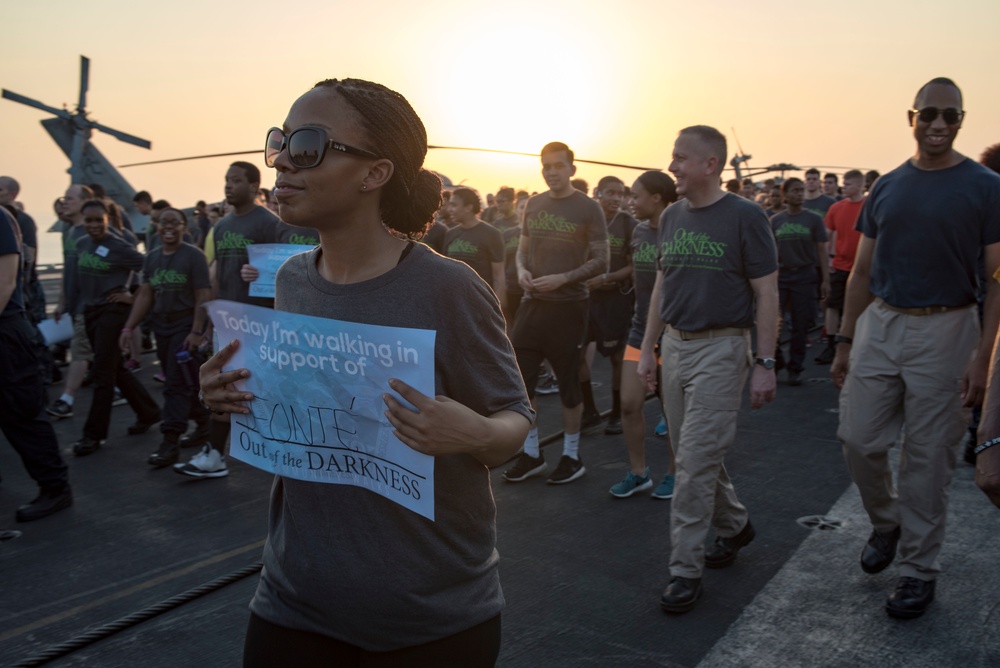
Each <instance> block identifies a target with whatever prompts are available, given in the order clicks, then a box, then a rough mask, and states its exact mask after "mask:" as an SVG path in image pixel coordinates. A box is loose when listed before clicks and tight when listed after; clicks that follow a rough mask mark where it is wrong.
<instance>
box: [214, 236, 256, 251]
mask: <svg viewBox="0 0 1000 668" xmlns="http://www.w3.org/2000/svg"><path fill="white" fill-rule="evenodd" d="M252 243H253V240H252V239H248V238H246V237H245V236H243V234H242V233H240V232H226V233H225V234H223V235H222V238H221V239H216V240H215V251H216V252H217V253H222V252H223V251H233V250H236V251H242V250H243V249H244V248H246V247H247V246H249V245H250V244H252Z"/></svg>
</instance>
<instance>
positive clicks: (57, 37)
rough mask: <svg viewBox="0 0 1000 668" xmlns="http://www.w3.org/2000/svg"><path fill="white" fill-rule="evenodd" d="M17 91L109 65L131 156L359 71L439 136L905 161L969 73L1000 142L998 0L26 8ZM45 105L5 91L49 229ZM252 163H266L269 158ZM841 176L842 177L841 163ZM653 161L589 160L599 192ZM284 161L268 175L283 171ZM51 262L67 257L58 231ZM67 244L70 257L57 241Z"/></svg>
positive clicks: (645, 153)
mask: <svg viewBox="0 0 1000 668" xmlns="http://www.w3.org/2000/svg"><path fill="white" fill-rule="evenodd" d="M3 26H4V28H5V29H4V36H3V39H2V40H0V87H3V88H6V89H9V90H12V91H14V92H17V93H20V94H22V95H25V96H28V97H30V98H34V99H36V100H38V101H40V102H43V103H45V104H48V105H51V106H54V107H62V106H63V104H64V103H65V104H67V105H69V107H70V108H71V109H72V108H74V107H75V104H76V99H77V96H78V87H79V66H80V65H79V57H80V55H81V54H82V55H86V56H88V57H89V58H90V59H91V70H90V91H89V94H88V101H87V108H88V110H89V111H90V114H91V118H94V119H96V120H97V121H99V122H101V123H103V124H105V125H108V126H110V127H112V128H115V129H117V130H121V131H124V132H127V133H130V134H133V135H137V136H139V137H143V138H145V139H149V140H150V141H152V142H153V148H152V150H150V151H146V150H144V149H140V148H137V147H134V146H131V145H128V144H124V143H121V142H119V141H118V140H117V139H114V138H113V137H110V136H107V135H102V134H100V133H95V136H94V138H93V141H94V143H95V145H96V146H97V147H98V148H99V149H100V150H101V151H102V152H103V153H104V155H105V156H107V157H108V158H109V159H110V160H111V162H112V163H113V164H116V165H121V164H127V163H132V162H140V161H145V160H157V159H166V158H174V157H182V156H188V155H199V154H209V153H223V152H229V151H240V150H251V149H258V148H262V147H263V141H264V133H265V131H266V130H267V128H269V127H271V126H272V125H281V123H282V121H283V119H284V117H285V114H286V112H287V110H288V107H289V105H290V104H291V103H292V102H293V101H294V100H295V98H296V97H298V95H300V94H301V93H303V92H305V91H306V90H307V89H308V88H310V87H311V86H312V85H313V84H314V83H315V82H316V81H319V80H321V79H325V78H329V77H338V78H341V77H359V78H364V79H371V80H374V81H378V82H380V83H383V84H385V85H387V86H389V87H391V88H394V89H396V90H398V91H399V92H400V93H402V94H403V95H405V96H406V97H407V98H408V99H409V101H410V103H411V104H412V105H413V107H414V108H415V109H416V110H417V113H418V114H419V115H420V116H421V118H422V119H423V121H424V124H425V125H426V127H427V133H428V138H429V142H430V143H431V144H439V145H449V146H470V147H480V148H495V149H505V150H512V151H525V152H537V151H538V149H539V148H541V146H542V145H543V144H545V143H546V142H548V141H553V140H558V141H563V142H566V143H567V144H569V145H570V146H571V147H572V148H573V149H574V150H575V151H576V153H577V155H578V156H579V157H582V158H587V159H592V160H604V161H609V162H619V163H627V164H634V165H641V166H649V167H664V168H665V167H666V166H667V164H668V162H669V160H668V156H669V154H670V150H671V147H672V145H673V139H674V137H675V135H676V133H677V130H679V129H680V128H682V127H684V126H687V125H691V124H695V123H704V124H709V125H714V126H716V127H718V128H719V129H720V130H722V131H723V132H725V134H726V135H727V137H728V138H729V143H730V155H732V154H733V153H734V152H735V151H736V141H735V139H734V135H733V131H732V129H735V132H736V134H737V135H738V137H739V141H740V144H741V145H742V147H743V149H744V150H745V151H746V152H747V153H749V154H751V155H752V156H753V159H752V160H751V161H750V165H751V166H752V167H763V166H766V165H769V164H772V163H777V162H791V163H794V164H797V165H800V166H802V167H808V166H811V165H824V166H825V165H831V166H843V167H859V168H865V169H871V168H874V169H878V170H880V171H883V172H884V171H886V170H888V169H891V168H893V167H895V166H896V165H898V164H899V163H900V162H902V161H903V160H904V159H905V158H906V157H907V156H908V155H909V154H910V153H911V152H912V150H913V140H912V137H911V135H910V130H909V128H908V127H907V124H906V115H905V112H906V110H907V109H908V108H909V106H910V104H911V102H912V100H913V95H914V93H915V92H916V90H917V88H919V87H920V85H921V84H923V83H924V82H925V81H927V80H928V79H930V78H933V77H935V76H949V77H951V78H953V79H954V80H955V81H956V82H957V83H958V84H959V85H960V86H961V87H962V90H963V92H964V94H965V108H966V110H967V112H968V114H967V117H966V120H965V123H964V127H963V129H962V131H961V134H960V135H959V138H958V141H957V143H956V147H957V148H958V150H960V151H962V152H963V153H965V154H967V155H970V156H972V157H976V158H978V156H979V154H980V153H981V151H982V150H983V148H985V147H986V146H988V145H990V144H993V143H996V142H1000V86H998V85H997V82H998V75H997V71H996V67H997V63H998V62H1000V39H998V38H997V34H996V33H997V28H998V27H1000V2H996V0H952V1H951V2H940V0H935V1H930V0H905V1H904V0H865V1H861V0H839V1H837V2H822V1H819V2H801V1H800V2H786V1H767V0H763V1H760V2H746V1H745V0H739V1H736V0H713V1H711V2H704V1H701V2H692V1H685V2H674V1H672V0H620V1H619V2H613V3H612V2H588V1H587V0H575V1H573V2H561V1H553V0H533V1H530V2H528V1H524V0H510V1H509V2H489V3H487V2H478V1H476V0H464V1H461V2H459V1H457V0H427V1H426V2H421V3H417V2H412V1H408V2H403V1H399V0H385V1H383V2H380V3H368V2H357V1H354V2H343V1H330V0H322V1H319V0H298V1H296V2H290V3H288V2H286V3H281V2H260V1H258V0H247V1H245V2H234V1H231V0H226V1H224V2H217V1H212V0H201V1H199V2H193V1H191V0H176V1H175V2H171V3H159V2H158V3H148V2H142V1H141V0H140V1H139V2H135V0H132V1H131V2H123V1H119V0H92V1H91V2H88V3H77V2H69V1H68V0H37V1H35V2H30V3H29V2H19V3H16V4H14V3H8V4H7V6H5V9H4V20H3ZM46 117H47V115H46V114H44V113H43V112H41V111H38V110H35V109H32V108H30V107H26V106H23V105H20V104H16V103H14V102H10V101H8V100H0V146H2V151H0V174H5V175H10V176H14V177H15V178H17V179H18V181H20V183H21V187H22V192H21V197H20V199H21V200H22V201H23V202H24V203H25V206H26V208H27V210H28V212H29V213H31V214H32V215H34V217H35V218H36V220H37V221H38V222H39V224H40V227H42V228H47V227H48V226H49V224H51V222H52V220H53V219H54V217H53V215H52V214H51V204H52V201H53V200H54V199H55V198H56V197H58V196H59V195H61V194H62V192H63V191H64V190H65V188H66V186H67V185H68V183H69V176H68V175H67V174H66V172H65V170H66V169H67V168H68V166H69V161H68V159H67V158H66V157H65V156H64V155H63V154H62V153H61V152H60V151H59V149H58V148H57V147H56V145H55V144H54V143H53V142H52V140H51V139H50V138H49V136H48V134H47V133H46V132H45V131H44V130H43V128H42V127H41V125H39V123H38V122H39V121H40V120H42V119H44V118H46ZM250 159H251V160H254V161H256V162H257V163H259V164H260V166H261V168H262V169H263V160H262V158H260V157H259V156H251V157H250ZM232 160H233V159H227V158H216V159H210V160H202V161H196V162H183V163H175V164H168V165H159V166H153V167H133V168H128V169H123V170H122V174H123V175H124V176H125V177H126V178H127V179H128V180H129V181H130V182H131V184H132V185H133V187H135V188H136V189H137V190H141V189H145V190H149V191H150V192H151V193H152V194H153V196H154V198H165V199H168V200H170V201H171V203H173V204H174V205H178V206H190V205H192V204H194V202H195V201H196V200H198V199H204V200H208V201H213V200H214V201H217V200H219V199H221V198H222V186H223V174H224V173H225V170H226V167H227V165H228V164H229V162H231V161H232ZM426 166H427V167H429V168H431V169H435V170H438V171H440V172H442V173H444V174H446V175H447V176H449V177H450V178H451V179H452V180H453V181H455V182H456V183H457V182H465V183H466V184H468V185H471V186H474V187H476V188H478V189H479V190H480V191H481V192H483V193H484V194H485V193H486V192H494V191H495V190H496V188H497V187H498V186H500V185H501V184H506V185H511V186H514V187H522V188H527V189H529V190H541V189H544V187H545V186H544V182H543V181H542V179H541V176H540V173H539V165H538V161H537V159H535V158H530V157H514V156H499V155H495V154H486V153H470V152H464V151H462V152H458V151H430V152H429V153H428V159H427V163H426ZM840 171H842V170H840ZM609 173H613V174H617V175H618V176H620V177H622V178H623V179H624V180H625V181H626V182H627V183H631V182H632V180H634V178H635V176H637V175H638V172H635V171H630V170H625V169H609V168H601V167H589V166H585V165H581V166H580V169H579V172H578V175H579V176H582V177H583V178H586V179H587V180H588V181H590V182H591V183H592V184H593V183H596V181H597V179H599V178H600V177H601V176H604V175H605V174H609ZM273 178H274V176H273V171H271V170H266V171H265V176H264V184H263V185H265V186H270V185H271V183H272V182H273ZM45 236H46V237H47V238H46V239H44V240H43V252H42V259H43V261H44V260H46V259H47V260H48V261H59V260H60V259H61V258H60V257H59V254H58V250H57V249H58V244H57V243H53V242H54V241H55V239H54V238H53V237H54V235H45ZM52 249H55V250H52Z"/></svg>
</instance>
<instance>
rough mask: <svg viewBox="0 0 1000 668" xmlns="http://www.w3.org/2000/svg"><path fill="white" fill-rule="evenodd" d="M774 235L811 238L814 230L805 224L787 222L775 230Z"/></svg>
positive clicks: (780, 237) (786, 237) (782, 237)
mask: <svg viewBox="0 0 1000 668" xmlns="http://www.w3.org/2000/svg"><path fill="white" fill-rule="evenodd" d="M774 236H775V237H777V238H778V239H779V240H781V239H796V238H797V239H811V238H812V231H810V229H809V228H808V227H806V226H805V225H799V224H798V223H785V224H783V225H782V226H781V227H779V228H778V229H776V230H775V231H774Z"/></svg>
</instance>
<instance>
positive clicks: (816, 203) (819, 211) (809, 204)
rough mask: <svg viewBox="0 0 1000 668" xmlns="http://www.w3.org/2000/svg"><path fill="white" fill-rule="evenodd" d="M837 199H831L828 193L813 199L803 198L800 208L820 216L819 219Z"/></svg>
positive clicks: (823, 216)
mask: <svg viewBox="0 0 1000 668" xmlns="http://www.w3.org/2000/svg"><path fill="white" fill-rule="evenodd" d="M836 201H837V200H835V199H833V198H832V197H830V196H829V195H820V196H819V197H817V198H815V199H807V200H803V202H802V208H803V209H805V210H806V211H811V212H813V213H815V214H816V215H817V216H819V217H820V220H822V219H823V218H825V217H826V212H827V211H829V210H830V207H831V206H833V205H834V203H835V202H836Z"/></svg>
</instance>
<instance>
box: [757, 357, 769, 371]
mask: <svg viewBox="0 0 1000 668" xmlns="http://www.w3.org/2000/svg"><path fill="white" fill-rule="evenodd" d="M753 362H754V364H759V365H760V366H762V367H764V368H765V369H767V370H768V371H770V370H771V369H773V368H774V358H773V357H757V358H755V359H754V361H753Z"/></svg>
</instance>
